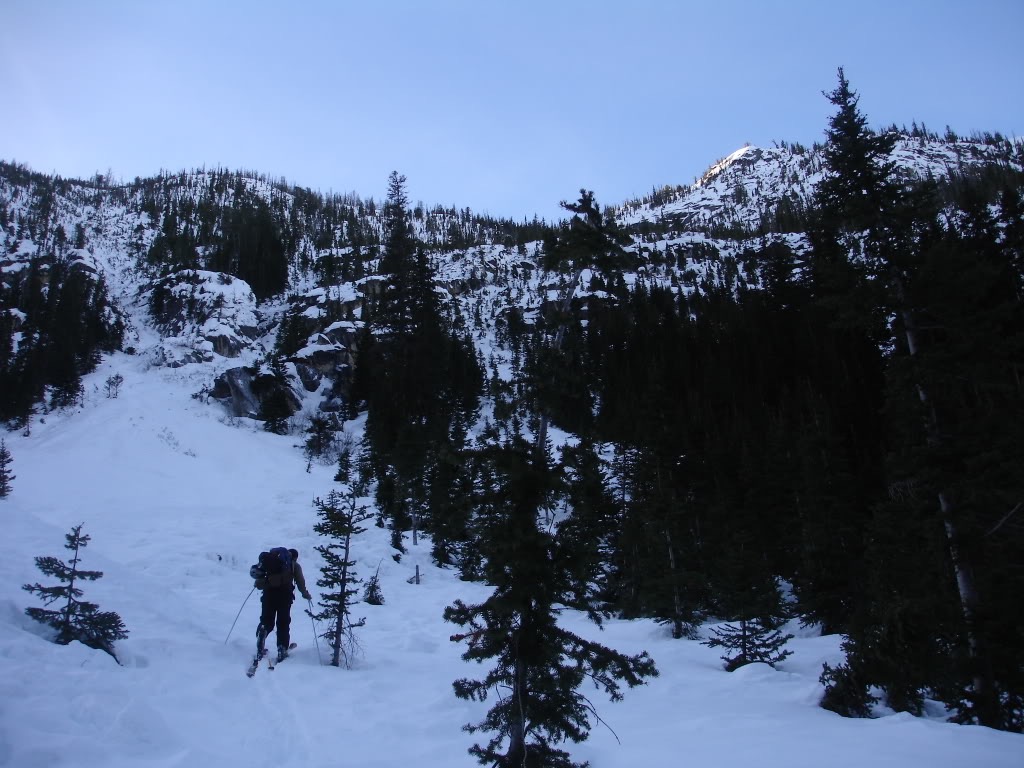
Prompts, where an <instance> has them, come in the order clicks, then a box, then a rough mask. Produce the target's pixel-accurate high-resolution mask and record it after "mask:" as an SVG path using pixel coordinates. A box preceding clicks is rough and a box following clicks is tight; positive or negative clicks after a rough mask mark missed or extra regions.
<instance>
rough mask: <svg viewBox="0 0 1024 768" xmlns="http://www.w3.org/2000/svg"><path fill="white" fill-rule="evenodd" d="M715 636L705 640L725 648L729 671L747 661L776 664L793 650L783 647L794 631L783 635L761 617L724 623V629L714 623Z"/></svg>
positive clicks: (717, 646)
mask: <svg viewBox="0 0 1024 768" xmlns="http://www.w3.org/2000/svg"><path fill="white" fill-rule="evenodd" d="M711 631H712V632H713V633H714V637H712V638H711V639H710V640H706V641H704V643H703V645H706V646H708V647H709V648H725V649H726V652H725V655H724V656H722V661H724V662H725V668H726V670H727V671H729V672H732V671H734V670H737V669H739V668H740V667H742V666H745V665H747V664H753V663H755V662H762V663H764V664H768V665H770V666H772V667H774V666H775V665H776V664H778V663H779V662H780V661H783V660H784V659H785V658H786V657H788V656H791V655H792V654H793V652H792V651H784V650H782V646H783V645H785V644H786V641H787V640H791V639H792V638H793V635H784V634H782V632H781V631H779V630H777V629H770V628H769V627H767V626H765V623H764V622H763V621H762V620H761V619H740V620H739V621H737V622H735V623H732V624H725V625H724V626H723V627H722V628H721V629H719V628H717V627H712V628H711Z"/></svg>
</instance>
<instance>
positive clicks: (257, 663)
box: [245, 651, 267, 677]
mask: <svg viewBox="0 0 1024 768" xmlns="http://www.w3.org/2000/svg"><path fill="white" fill-rule="evenodd" d="M266 655H267V652H266V651H257V652H256V656H254V657H253V660H252V664H250V665H249V668H248V669H247V670H245V676H246V677H252V676H253V675H255V674H256V670H257V669H259V666H260V661H262V660H263V657H264V656H266Z"/></svg>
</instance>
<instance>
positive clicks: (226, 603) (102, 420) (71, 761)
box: [0, 355, 1024, 768]
mask: <svg viewBox="0 0 1024 768" xmlns="http://www.w3.org/2000/svg"><path fill="white" fill-rule="evenodd" d="M210 365H212V364H209V363H199V364H194V365H189V366H184V367H181V368H176V369H167V368H157V369H154V368H148V367H147V366H146V364H145V363H144V361H143V360H142V359H141V358H140V357H138V356H126V355H115V356H114V357H113V358H112V359H110V360H108V361H106V362H105V363H104V364H103V365H102V366H101V368H100V369H99V370H98V371H96V372H95V373H93V374H91V375H90V376H89V377H88V378H87V379H86V397H85V403H84V405H83V406H80V407H78V408H75V409H72V410H69V411H65V412H61V413H55V414H50V415H48V416H46V417H45V419H42V420H37V421H36V422H34V423H33V428H32V433H31V435H30V436H27V437H26V436H24V435H21V434H8V435H6V437H5V440H6V444H7V446H8V449H9V450H10V452H11V453H12V455H13V457H14V461H13V464H12V465H11V470H12V472H13V473H14V474H15V475H16V478H15V480H14V481H13V492H12V494H11V495H10V496H9V497H7V498H6V499H4V500H0V515H2V516H3V520H4V527H5V532H6V537H5V548H4V549H5V555H4V557H2V558H0V765H4V766H11V767H12V768H93V767H96V768H98V767H99V766H103V768H146V767H147V766H152V767H153V768H155V767H156V766H159V767H160V768H173V767H175V766H180V767H181V768H185V767H186V766H188V767H189V768H191V767H192V766H196V765H212V766H247V767H248V768H262V767H263V766H266V767H267V768H271V766H277V767H278V768H327V767H328V766H337V765H351V766H360V767H361V768H372V767H375V766H381V767H383V766H394V765H407V764H413V763H414V764H416V765H419V766H422V767H423V768H452V767H453V766H467V768H468V766H471V765H474V764H475V762H474V760H473V759H472V758H471V757H470V756H469V755H468V754H467V753H466V749H467V747H468V746H469V745H470V744H471V743H472V741H473V737H472V736H471V735H470V734H467V733H464V732H463V731H462V730H461V726H462V725H463V724H464V723H467V722H471V721H477V720H479V719H480V718H481V717H482V716H483V713H484V711H485V709H486V704H478V703H467V702H463V701H460V700H458V699H456V698H455V696H454V695H453V693H452V687H451V683H452V681H453V680H455V679H456V678H458V677H462V676H474V675H476V674H478V673H480V672H481V669H480V668H479V667H477V666H476V665H474V664H466V663H464V662H462V661H461V660H460V659H459V653H460V650H459V647H458V645H457V644H456V643H452V642H449V640H448V637H449V635H450V634H451V633H452V631H453V627H452V626H450V625H446V624H445V623H444V622H443V621H442V619H441V612H442V610H443V608H444V606H445V605H447V604H449V603H451V602H452V601H453V600H454V599H456V598H462V599H464V600H469V601H473V600H477V599H479V598H480V597H481V596H483V595H484V594H486V592H487V589H486V587H485V586H484V585H480V584H471V583H466V582H462V581H460V580H459V579H458V578H457V577H456V575H455V574H454V573H453V572H451V571H443V570H439V569H437V568H434V567H433V566H431V565H430V564H429V557H428V552H429V543H421V544H420V545H419V546H418V547H412V546H410V552H409V553H408V554H407V555H406V556H404V557H403V558H402V559H401V562H396V561H395V560H394V559H392V557H391V555H392V554H393V553H392V550H391V549H390V547H389V545H388V535H387V532H386V531H383V530H381V529H378V528H375V527H372V526H371V527H370V528H369V529H368V530H367V531H366V532H365V533H363V534H361V535H360V536H358V537H357V539H356V541H355V545H354V547H355V548H354V554H355V557H356V558H357V559H358V560H359V572H360V573H361V574H362V575H363V576H364V577H366V576H369V575H371V574H372V572H373V571H374V570H375V569H376V568H377V566H378V564H379V565H380V573H381V579H382V584H383V593H384V598H385V604H384V605H382V606H370V605H363V606H361V607H360V609H359V610H358V613H357V616H358V615H364V616H366V620H367V621H366V626H365V627H364V628H362V629H360V630H358V638H359V641H360V644H361V652H360V654H359V656H358V658H357V659H356V662H355V664H354V666H353V668H352V669H349V670H345V669H336V668H333V667H330V666H323V665H322V664H323V662H324V661H325V660H326V657H327V654H326V647H325V646H324V645H323V642H322V641H321V644H320V648H319V650H318V648H317V646H316V644H315V643H314V632H313V625H312V622H311V620H310V619H309V618H308V617H307V616H305V615H303V614H302V613H301V612H300V611H299V610H298V609H296V610H295V611H294V616H293V639H295V640H297V641H298V643H299V648H298V649H297V650H296V651H295V652H294V654H293V657H292V658H290V659H289V660H287V661H286V662H284V663H283V664H282V665H281V666H280V667H279V668H278V669H277V670H275V671H273V672H269V671H267V670H266V669H260V671H259V672H258V673H257V675H256V677H254V678H253V679H251V680H250V679H247V678H246V677H245V674H244V669H245V667H246V664H247V662H248V660H249V658H250V654H251V652H252V650H253V643H254V637H253V635H254V630H255V626H256V623H257V618H258V611H259V604H258V602H257V597H258V594H257V595H253V596H251V597H250V598H249V599H248V602H246V596H247V595H248V594H249V590H250V588H251V584H252V582H251V580H250V578H249V576H248V569H249V565H250V563H251V562H252V561H253V560H254V558H255V557H256V554H257V553H258V552H259V551H260V550H262V549H266V548H267V547H270V546H274V545H278V544H284V545H287V546H294V547H296V548H297V549H299V550H300V551H301V553H302V555H301V562H302V563H303V564H304V567H305V570H306V574H307V579H308V580H309V581H310V583H311V586H312V581H313V579H315V577H316V575H317V573H318V570H319V567H320V564H321V563H320V560H319V557H318V555H317V554H316V552H315V551H314V549H313V547H314V545H315V544H316V537H315V536H314V534H313V533H312V526H313V523H314V522H315V515H314V509H313V506H312V503H311V502H312V500H313V499H314V498H315V497H317V496H323V495H325V494H326V493H327V492H329V491H330V490H331V488H332V487H337V486H336V484H335V483H334V482H333V481H332V477H333V473H334V468H333V467H323V466H318V465H313V466H312V467H310V469H309V471H308V472H307V468H306V462H305V461H304V459H303V458H302V455H301V453H300V451H299V449H298V448H297V447H296V446H295V445H294V444H293V443H294V442H295V441H294V439H293V438H288V437H279V436H276V435H271V434H268V433H266V432H264V431H262V429H260V428H259V425H257V424H255V423H254V422H250V421H248V420H245V419H240V420H233V421H232V420H228V419H226V418H225V416H224V415H223V412H222V410H221V409H220V407H219V406H217V405H216V404H208V403H204V402H201V401H199V400H196V399H195V398H193V397H192V394H193V392H194V391H195V389H196V386H197V384H198V383H199V381H201V380H203V379H204V378H207V377H209V376H211V375H212V371H210V370H207V369H208V368H209V366H210ZM115 373H120V374H121V375H122V376H123V378H124V384H123V385H122V387H121V389H120V393H119V395H118V397H116V398H108V397H107V396H106V394H105V389H104V386H103V383H104V381H105V380H106V379H107V378H108V377H109V376H111V375H113V374H115ZM349 428H350V429H353V430H357V429H359V428H360V424H359V423H358V422H353V423H350V424H349ZM79 523H84V524H85V525H84V529H83V531H84V532H85V533H87V534H89V535H90V536H91V537H92V541H91V542H90V543H89V545H88V547H87V548H86V549H85V550H84V551H83V560H82V567H84V568H87V569H96V570H101V571H103V572H104V576H103V578H102V579H100V580H99V581H96V582H92V583H89V584H87V585H85V598H86V599H88V600H92V601H94V602H96V603H98V604H99V605H100V607H101V609H103V610H111V611H117V612H118V613H119V614H120V615H121V616H122V618H123V619H124V621H125V623H126V625H127V628H128V629H129V631H130V633H131V634H130V636H129V637H128V638H127V639H126V640H123V641H121V642H119V643H118V646H117V648H118V653H119V655H120V658H121V660H122V661H123V666H118V665H117V664H115V663H114V661H113V660H112V659H111V658H110V657H109V656H107V655H106V654H104V653H102V652H99V651H93V650H90V649H88V648H85V647H83V646H81V645H79V644H77V643H74V644H72V645H71V646H67V647H61V646H57V645H54V644H52V643H50V642H49V641H48V640H47V639H46V638H45V635H46V632H45V631H44V629H43V628H42V627H41V626H40V625H38V624H36V623H35V622H33V621H32V620H31V619H29V618H28V617H27V616H26V615H25V614H24V609H25V608H26V607H28V606H30V605H36V604H38V601H37V600H36V599H35V598H34V597H33V596H32V595H30V594H28V593H27V592H24V591H22V590H21V588H20V587H21V585H22V584H26V583H33V582H36V581H43V582H45V581H46V579H45V578H44V577H43V576H42V575H41V574H40V573H39V572H38V571H37V570H36V569H35V567H34V564H33V557H34V556H38V555H56V556H59V557H64V556H66V555H67V554H68V553H67V551H66V550H64V549H63V544H64V535H65V534H66V533H67V532H68V531H69V530H70V528H71V527H72V526H74V525H77V524H79ZM417 565H418V566H419V568H420V571H421V573H422V576H423V578H422V583H421V584H419V585H416V584H412V583H410V582H409V579H410V577H411V576H412V575H413V574H414V572H415V569H416V566H417ZM314 592H315V590H314ZM243 604H244V605H243ZM236 615H237V616H238V620H237V625H236V626H235V628H234V631H233V632H232V633H231V636H230V639H228V640H227V642H225V640H226V638H227V637H228V632H229V629H230V628H231V626H232V622H233V621H234V620H235V617H236ZM564 621H565V622H566V623H567V625H569V626H571V627H572V628H573V629H575V630H578V631H580V632H582V633H586V634H588V635H596V634H598V633H597V630H595V629H594V628H593V627H592V626H590V625H588V624H587V622H586V621H585V619H584V618H583V617H581V616H579V615H576V614H572V613H569V614H566V615H565V616H564ZM792 629H794V630H795V631H796V633H797V634H798V638H797V639H795V640H793V641H791V643H790V646H789V647H790V648H791V649H792V650H793V651H794V655H793V656H792V657H790V658H789V659H787V660H786V661H785V662H784V663H782V664H780V665H779V668H778V670H773V669H771V668H770V667H767V666H763V665H752V666H749V667H746V668H743V669H741V670H739V671H737V672H735V673H731V674H730V673H727V672H725V671H723V670H722V668H721V663H720V661H719V659H718V654H717V652H716V651H714V650H712V649H709V648H707V647H705V646H702V645H701V644H699V643H698V642H696V641H692V640H672V639H671V638H670V637H669V634H668V632H667V631H666V630H665V629H663V628H662V627H659V626H658V625H656V624H654V623H653V622H651V621H612V622H609V623H608V624H607V629H606V631H604V632H602V633H600V637H601V641H602V642H604V643H605V644H608V645H611V646H614V647H616V648H618V649H620V650H623V651H628V652H637V651H639V650H642V649H646V650H648V651H649V652H650V653H651V654H652V656H653V657H654V659H655V660H656V662H657V664H658V667H659V670H660V672H661V675H660V677H658V678H656V679H654V680H652V681H651V682H650V684H649V685H647V686H645V687H643V688H640V689H636V690H633V691H630V692H627V694H626V698H625V700H624V701H623V702H620V703H617V704H611V703H609V702H606V701H604V700H603V699H602V698H601V696H600V695H599V693H598V692H597V691H591V692H589V694H588V695H590V697H591V699H592V701H593V702H594V704H595V706H596V707H597V710H598V712H599V713H600V715H601V717H602V718H603V720H604V721H605V723H606V724H607V727H605V726H602V725H596V726H595V727H594V729H593V735H592V737H591V739H590V740H589V741H587V742H586V743H584V744H582V745H579V746H577V747H570V748H571V751H572V753H573V755H574V757H576V758H577V759H580V760H590V761H591V764H592V765H593V766H594V768H636V766H667V765H678V764H684V763H685V764H694V765H712V764H713V765H716V766H722V767H723V768H732V767H735V768H740V767H741V766H743V767H744V768H746V767H747V766H750V765H752V764H758V765H763V766H778V768H818V767H819V766H822V765H828V766H831V767H832V768H863V766H865V765H871V766H874V768H905V767H906V766H926V767H927V768H968V767H969V766H971V767H973V766H985V767H986V768H1017V766H1019V765H1020V764H1021V760H1022V758H1024V736H1020V735H1013V734H1008V733H1003V732H997V731H992V730H989V729H985V728H980V727H964V726H956V725H950V724H947V723H944V722H942V721H941V718H939V717H933V718H914V717H910V716H908V715H890V716H886V717H882V718H880V719H876V720H849V719H844V718H841V717H839V716H837V715H834V714H832V713H830V712H827V711H824V710H822V709H820V708H818V706H817V700H818V697H819V695H820V692H821V688H820V686H819V684H818V682H817V677H818V674H819V672H820V670H821V664H822V662H823V661H835V660H836V659H837V658H838V657H839V653H838V644H839V639H838V638H836V637H815V636H813V634H812V633H808V632H806V631H802V630H800V629H799V628H798V627H794V628H792ZM500 694H501V692H500V691H496V692H495V695H500Z"/></svg>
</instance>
